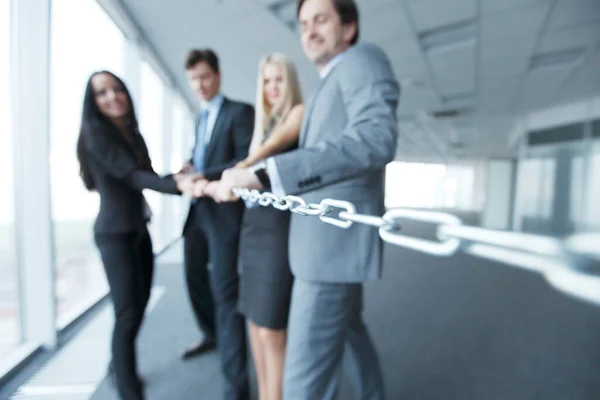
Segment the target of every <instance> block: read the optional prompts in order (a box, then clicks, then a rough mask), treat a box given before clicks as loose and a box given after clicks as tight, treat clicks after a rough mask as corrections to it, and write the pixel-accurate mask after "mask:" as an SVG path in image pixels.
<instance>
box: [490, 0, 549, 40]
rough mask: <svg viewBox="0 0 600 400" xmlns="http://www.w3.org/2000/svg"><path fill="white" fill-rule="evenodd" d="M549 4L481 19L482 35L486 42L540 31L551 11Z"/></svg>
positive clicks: (543, 3)
mask: <svg viewBox="0 0 600 400" xmlns="http://www.w3.org/2000/svg"><path fill="white" fill-rule="evenodd" d="M549 9H550V8H549V3H548V2H542V3H538V2H536V3H532V4H531V5H529V6H527V7H521V8H518V9H509V10H505V11H501V12H497V13H493V14H488V15H483V16H482V18H481V35H482V38H483V39H484V40H497V39H500V38H505V37H513V38H514V37H516V36H520V35H524V34H535V33H537V32H539V31H540V28H541V25H542V22H543V21H544V20H545V19H546V15H547V14H548V11H549Z"/></svg>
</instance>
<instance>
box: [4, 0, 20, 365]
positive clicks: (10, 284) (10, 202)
mask: <svg viewBox="0 0 600 400" xmlns="http://www.w3.org/2000/svg"><path fill="white" fill-rule="evenodd" d="M10 12H11V10H10V1H7V0H3V1H0V88H2V90H0V132H1V133H2V134H0V171H2V173H1V174H0V187H1V188H2V191H0V358H2V356H3V355H4V354H5V353H7V352H8V351H9V350H11V349H13V348H14V347H15V346H16V345H18V344H19V342H20V341H21V326H20V325H21V324H20V318H19V299H20V296H19V279H18V263H17V257H16V243H15V236H16V235H15V234H16V231H15V219H14V214H15V213H14V196H15V191H14V181H13V177H14V157H13V152H14V145H13V138H14V132H13V128H12V114H11V113H12V109H11V98H10V84H11V79H10V41H11V34H10V29H11V23H10V22H11V19H10Z"/></svg>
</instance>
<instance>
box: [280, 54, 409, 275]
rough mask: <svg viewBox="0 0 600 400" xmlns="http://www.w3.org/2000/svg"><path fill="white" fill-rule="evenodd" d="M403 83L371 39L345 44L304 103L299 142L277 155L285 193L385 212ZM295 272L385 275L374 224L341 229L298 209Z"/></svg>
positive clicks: (292, 243)
mask: <svg viewBox="0 0 600 400" xmlns="http://www.w3.org/2000/svg"><path fill="white" fill-rule="evenodd" d="M399 93H400V89H399V85H398V82H397V81H396V78H395V77H394V74H393V72H392V68H391V66H390V63H389V60H388V58H387V56H386V55H385V53H384V52H383V51H382V50H381V49H380V48H379V47H377V46H375V45H372V44H358V45H355V46H353V47H351V48H350V49H348V50H347V51H346V53H345V54H344V55H343V57H342V59H341V61H340V62H339V63H338V65H337V66H336V67H335V68H334V69H333V70H332V71H330V72H329V74H328V75H327V76H326V77H325V78H324V79H322V80H321V82H319V85H318V87H317V89H316V91H315V93H314V94H313V97H312V98H311V100H310V101H309V103H308V104H307V106H306V111H305V115H304V120H303V123H302V128H301V132H300V143H299V147H300V148H299V149H298V150H296V151H292V152H289V153H286V154H281V155H278V156H276V157H275V159H274V161H275V163H276V165H277V170H278V172H279V175H280V178H281V184H282V185H283V189H284V190H285V193H287V194H298V195H302V197H303V198H304V199H305V200H306V201H307V202H310V203H318V202H320V201H321V200H322V199H325V198H333V199H338V200H347V201H350V202H352V203H353V204H354V205H355V206H356V210H357V212H359V213H365V214H372V215H381V214H382V213H383V212H384V168H385V165H386V164H387V163H388V162H390V161H391V160H392V159H393V158H394V155H395V152H396V142H397V137H398V124H397V119H396V110H397V107H398V98H399ZM289 243H290V264H291V267H292V271H293V273H294V275H295V276H296V277H298V278H300V279H303V280H307V281H315V282H362V281H365V280H371V279H378V278H380V276H381V248H382V242H381V240H380V238H379V235H378V231H377V229H376V228H373V227H369V226H364V225H359V224H354V225H353V226H352V227H350V228H349V229H342V228H338V227H335V226H333V225H329V224H326V223H324V222H321V221H320V220H319V218H316V217H308V216H299V215H296V214H294V215H293V216H292V220H291V226H290V242H289Z"/></svg>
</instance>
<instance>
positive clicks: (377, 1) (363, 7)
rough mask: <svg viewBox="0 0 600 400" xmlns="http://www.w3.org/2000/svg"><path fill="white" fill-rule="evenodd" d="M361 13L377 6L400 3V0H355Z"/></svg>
mask: <svg viewBox="0 0 600 400" xmlns="http://www.w3.org/2000/svg"><path fill="white" fill-rule="evenodd" d="M355 1H356V4H357V5H358V11H359V13H361V14H362V13H364V12H370V11H372V10H375V9H377V8H381V7H388V6H390V5H396V4H398V0H355Z"/></svg>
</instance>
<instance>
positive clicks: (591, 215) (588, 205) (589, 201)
mask: <svg viewBox="0 0 600 400" xmlns="http://www.w3.org/2000/svg"><path fill="white" fill-rule="evenodd" d="M588 168H589V169H588V174H587V181H586V184H585V188H586V191H585V194H584V196H585V200H584V204H585V211H584V215H585V219H584V222H585V223H583V224H581V226H580V230H585V231H587V230H596V231H598V230H600V207H598V205H599V204H600V184H599V183H598V182H600V140H595V141H594V143H593V145H592V149H591V151H590V159H589V167H588Z"/></svg>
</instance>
